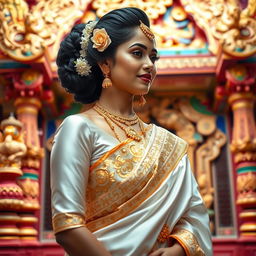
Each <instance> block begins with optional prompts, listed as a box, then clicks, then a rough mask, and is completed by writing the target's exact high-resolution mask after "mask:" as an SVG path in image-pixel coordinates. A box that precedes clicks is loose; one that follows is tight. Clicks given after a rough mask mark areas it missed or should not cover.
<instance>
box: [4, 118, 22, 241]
mask: <svg viewBox="0 0 256 256" xmlns="http://www.w3.org/2000/svg"><path fill="white" fill-rule="evenodd" d="M26 152H27V147H26V145H25V144H24V141H23V134H22V123H21V122H20V121H18V120H17V119H15V118H14V117H13V116H10V117H9V118H8V119H5V120H3V121H2V122H1V133H0V211H1V213H0V244H1V243H2V242H6V241H9V242H10V241H13V242H14V241H15V240H17V241H18V240H19V235H20V229H19V227H18V224H19V221H20V217H19V216H18V214H17V211H19V210H20V209H21V208H22V207H23V203H24V201H23V191H22V189H21V187H20V186H19V185H18V184H17V178H18V177H20V176H22V170H21V158H22V157H23V156H24V155H25V154H26Z"/></svg>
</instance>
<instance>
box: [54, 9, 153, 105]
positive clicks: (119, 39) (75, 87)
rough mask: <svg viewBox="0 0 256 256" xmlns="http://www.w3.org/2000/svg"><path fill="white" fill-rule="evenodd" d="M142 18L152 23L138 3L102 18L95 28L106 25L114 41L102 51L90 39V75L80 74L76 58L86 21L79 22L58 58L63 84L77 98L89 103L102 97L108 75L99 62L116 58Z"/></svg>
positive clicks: (88, 58) (61, 46)
mask: <svg viewBox="0 0 256 256" xmlns="http://www.w3.org/2000/svg"><path fill="white" fill-rule="evenodd" d="M140 20H141V21H142V22H143V23H144V24H145V25H147V26H148V27H149V19H148V17H147V15H146V14H145V12H144V11H142V10H140V9H138V8H135V7H127V8H121V9H116V10H113V11H111V12H109V13H107V14H105V15H104V16H102V17H101V18H100V19H99V20H98V22H97V24H96V26H95V28H105V30H106V31H107V33H108V35H109V37H110V39H111V44H110V45H109V46H108V48H107V49H106V50H105V51H103V52H99V51H98V50H97V49H95V48H93V47H92V42H91V40H89V41H88V49H87V56H86V59H87V61H88V63H89V64H90V65H91V73H90V74H89V75H88V76H81V75H79V74H78V73H77V71H76V69H75V61H76V59H78V58H79V56H80V50H81V45H80V42H81V35H82V31H83V29H84V28H85V25H86V24H78V25H75V26H74V27H73V29H72V30H71V32H70V33H69V34H68V35H67V36H66V37H65V38H64V40H63V41H62V42H61V44H60V49H59V52H58V55H57V60H56V63H57V66H58V76H59V79H60V81H61V85H62V86H63V87H64V88H65V89H66V90H67V91H68V92H70V93H72V94H74V99H75V100H76V101H79V102H81V103H85V104H86V103H92V102H94V101H96V100H97V99H99V97H100V94H101V90H102V86H101V84H102V81H103V79H104V77H103V74H102V72H101V69H100V67H99V66H98V63H101V62H104V61H105V60H106V59H108V58H109V59H113V60H114V57H115V53H116V50H117V48H118V46H119V45H121V44H122V43H125V42H127V41H128V40H130V39H131V38H132V37H133V36H134V34H135V30H134V28H135V27H137V26H139V25H140Z"/></svg>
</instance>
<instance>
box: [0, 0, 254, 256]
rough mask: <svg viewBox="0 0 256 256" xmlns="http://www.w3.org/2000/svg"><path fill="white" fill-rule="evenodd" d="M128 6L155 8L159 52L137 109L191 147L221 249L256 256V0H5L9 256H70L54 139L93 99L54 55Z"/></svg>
mask: <svg viewBox="0 0 256 256" xmlns="http://www.w3.org/2000/svg"><path fill="white" fill-rule="evenodd" d="M124 6H136V7H139V8H142V9H144V10H145V11H146V13H147V14H148V15H149V17H150V19H151V23H152V27H151V28H152V30H153V31H154V33H155V35H156V40H157V46H158V49H159V52H160V56H161V58H160V60H159V62H158V63H157V66H158V75H157V77H156V79H155V82H154V84H153V86H152V90H151V92H150V94H149V95H148V97H147V104H146V105H145V106H144V107H142V108H137V109H136V110H137V112H138V114H139V116H140V117H141V118H142V119H143V120H144V121H146V122H154V123H156V124H157V125H160V126H163V127H165V128H167V129H169V130H170V131H172V132H174V133H176V134H177V135H178V136H180V137H182V138H183V139H185V140H186V141H187V142H188V143H189V145H190V147H189V158H190V161H191V164H192V169H193V172H194V174H195V176H196V179H197V181H198V183H199V187H200V192H201V195H202V197H203V199H204V202H205V204H206V206H207V208H208V212H209V216H210V219H211V230H212V234H213V245H214V255H217V256H237V255H238V254H239V255H242V256H243V255H246V256H251V255H256V128H255V105H254V102H255V95H256V94H255V92H256V81H255V78H256V1H255V0H247V1H246V0H243V1H236V0H228V1H224V0H215V1H209V0H194V1H192V0H180V1H177V0H173V1H172V0H163V1H158V2H157V1H153V0H152V1H150V0H149V1H142V0H137V1H135V0H130V1H129V0H120V1H111V0H96V1H89V0H27V1H25V0H0V121H1V127H0V128H1V133H0V210H1V211H0V255H2V256H3V255H5V256H7V255H10V256H13V255H22V256H23V255H24V256H25V255H30V256H34V255H37V256H41V255H42V256H62V255H63V251H62V249H61V248H60V247H59V246H58V245H57V244H56V243H55V241H54V235H53V232H52V227H51V213H50V210H51V209H50V188H49V156H50V151H51V141H52V138H53V135H54V132H55V130H56V127H57V126H58V125H59V124H60V122H61V121H62V120H63V118H65V117H66V116H67V115H70V114H74V113H78V112H80V111H82V110H83V109H84V106H82V105H81V104H78V103H75V102H74V101H73V98H72V97H71V95H69V94H67V93H66V92H65V91H64V90H63V89H61V87H60V86H59V81H58V79H57V74H56V64H55V59H56V54H57V50H58V47H59V44H60V41H61V39H62V38H63V37H64V36H65V34H66V33H68V31H70V29H71V27H72V26H73V25H74V24H75V23H80V22H86V21H88V20H92V19H97V17H100V16H102V15H103V14H105V13H106V12H108V11H110V10H111V9H114V8H117V7H124ZM145 228H146V227H145Z"/></svg>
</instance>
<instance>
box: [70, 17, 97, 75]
mask: <svg viewBox="0 0 256 256" xmlns="http://www.w3.org/2000/svg"><path fill="white" fill-rule="evenodd" d="M96 23H97V21H91V22H89V23H88V24H87V25H86V26H85V28H84V29H83V32H82V37H81V42H80V44H81V50H80V57H79V58H78V59H77V60H76V61H75V68H76V72H77V73H78V74H79V75H81V76H88V75H89V74H90V73H91V65H90V64H89V63H88V61H87V60H86V52H87V47H88V41H89V37H90V35H91V34H92V31H93V29H94V27H95V25H96Z"/></svg>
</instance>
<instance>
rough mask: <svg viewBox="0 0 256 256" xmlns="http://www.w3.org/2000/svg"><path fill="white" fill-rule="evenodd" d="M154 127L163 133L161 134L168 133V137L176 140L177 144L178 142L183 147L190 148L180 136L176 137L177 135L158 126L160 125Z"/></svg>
mask: <svg viewBox="0 0 256 256" xmlns="http://www.w3.org/2000/svg"><path fill="white" fill-rule="evenodd" d="M154 126H155V127H156V129H157V130H158V131H161V132H164V133H166V136H167V137H168V138H172V139H173V140H175V141H176V142H178V143H179V144H181V145H183V146H184V147H187V146H188V143H187V142H186V141H185V140H184V139H182V138H181V137H179V136H178V135H176V134H175V133H173V132H171V131H169V130H167V129H166V128H164V127H162V126H158V125H155V124H154Z"/></svg>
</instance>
